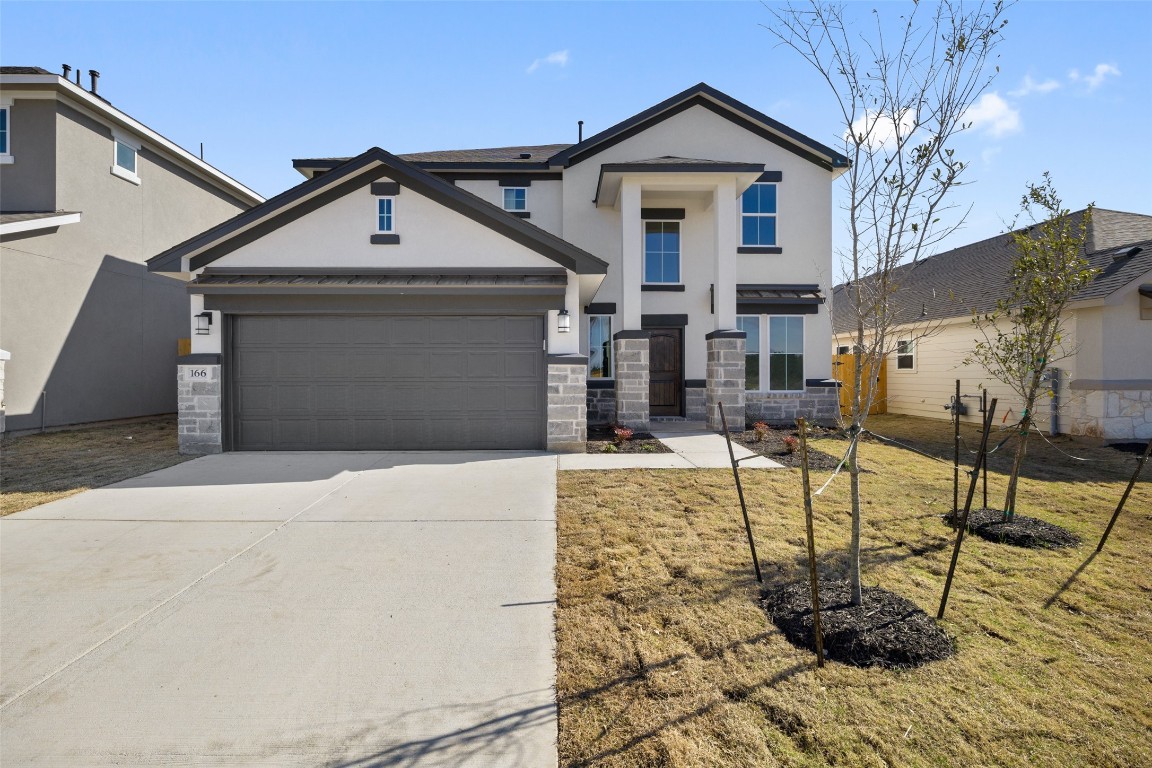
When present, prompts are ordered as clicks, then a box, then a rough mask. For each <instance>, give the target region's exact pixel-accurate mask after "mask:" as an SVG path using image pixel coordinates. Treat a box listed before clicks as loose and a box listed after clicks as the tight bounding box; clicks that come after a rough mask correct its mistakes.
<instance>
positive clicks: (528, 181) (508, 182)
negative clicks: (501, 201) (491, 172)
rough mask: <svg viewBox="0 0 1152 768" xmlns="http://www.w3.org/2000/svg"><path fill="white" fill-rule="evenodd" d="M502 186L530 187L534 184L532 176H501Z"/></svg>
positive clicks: (500, 182)
mask: <svg viewBox="0 0 1152 768" xmlns="http://www.w3.org/2000/svg"><path fill="white" fill-rule="evenodd" d="M498 186H501V187H530V186H532V177H531V176H501V177H500V180H499V185H498Z"/></svg>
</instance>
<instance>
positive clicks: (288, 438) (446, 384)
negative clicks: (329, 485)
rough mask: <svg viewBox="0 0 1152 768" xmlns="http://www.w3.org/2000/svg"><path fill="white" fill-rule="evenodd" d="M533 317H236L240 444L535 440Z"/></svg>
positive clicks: (538, 418) (540, 387)
mask: <svg viewBox="0 0 1152 768" xmlns="http://www.w3.org/2000/svg"><path fill="white" fill-rule="evenodd" d="M543 333H544V325H543V318H542V317H384V316H359V317H340V316H292V317H279V316H256V317H249V316H240V317H236V318H235V322H234V323H233V356H232V360H233V365H232V371H233V384H232V392H234V393H235V395H234V396H235V402H234V408H233V411H234V419H233V435H234V437H235V447H237V448H239V449H248V450H306V449H313V450H349V449H351V450H436V449H456V450H459V449H482V448H488V449H491V448H520V449H523V448H541V447H543V443H544V434H545V432H544V424H545V421H544V411H545V409H544V400H543V393H544V377H545V365H544V353H543V350H542V348H541V338H542V337H543Z"/></svg>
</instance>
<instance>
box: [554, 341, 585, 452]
mask: <svg viewBox="0 0 1152 768" xmlns="http://www.w3.org/2000/svg"><path fill="white" fill-rule="evenodd" d="M587 381H588V358H587V357H584V356H583V355H572V354H569V355H548V440H547V448H548V450H549V451H555V452H557V453H584V451H585V450H586V449H587V440H588V384H587Z"/></svg>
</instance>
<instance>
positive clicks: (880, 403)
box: [832, 355, 888, 415]
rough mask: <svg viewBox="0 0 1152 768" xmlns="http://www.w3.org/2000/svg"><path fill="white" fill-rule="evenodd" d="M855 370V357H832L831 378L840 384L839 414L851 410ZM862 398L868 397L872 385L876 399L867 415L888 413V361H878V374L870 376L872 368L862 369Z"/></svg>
mask: <svg viewBox="0 0 1152 768" xmlns="http://www.w3.org/2000/svg"><path fill="white" fill-rule="evenodd" d="M855 370H856V355H833V356H832V378H834V379H836V380H837V381H839V382H840V412H841V413H850V412H851V410H852V397H853V394H854V392H855V389H854V387H853V386H852V384H853V381H852V380H853V375H852V372H853V371H855ZM863 381H864V392H863V393H862V394H863V396H864V397H868V395H869V392H870V390H871V387H872V386H873V384H875V387H876V397H875V398H873V400H872V407H871V408H869V409H868V414H869V415H875V414H877V413H888V361H887V360H881V361H880V372H879V374H877V375H876V376H873V375H872V366H871V365H867V366H865V368H864V379H863Z"/></svg>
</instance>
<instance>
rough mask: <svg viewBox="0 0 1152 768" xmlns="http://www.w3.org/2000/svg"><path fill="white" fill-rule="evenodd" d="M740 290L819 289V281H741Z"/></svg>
mask: <svg viewBox="0 0 1152 768" xmlns="http://www.w3.org/2000/svg"><path fill="white" fill-rule="evenodd" d="M736 290H738V291H819V290H820V285H819V284H818V283H740V284H739V285H737V286H736Z"/></svg>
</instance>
